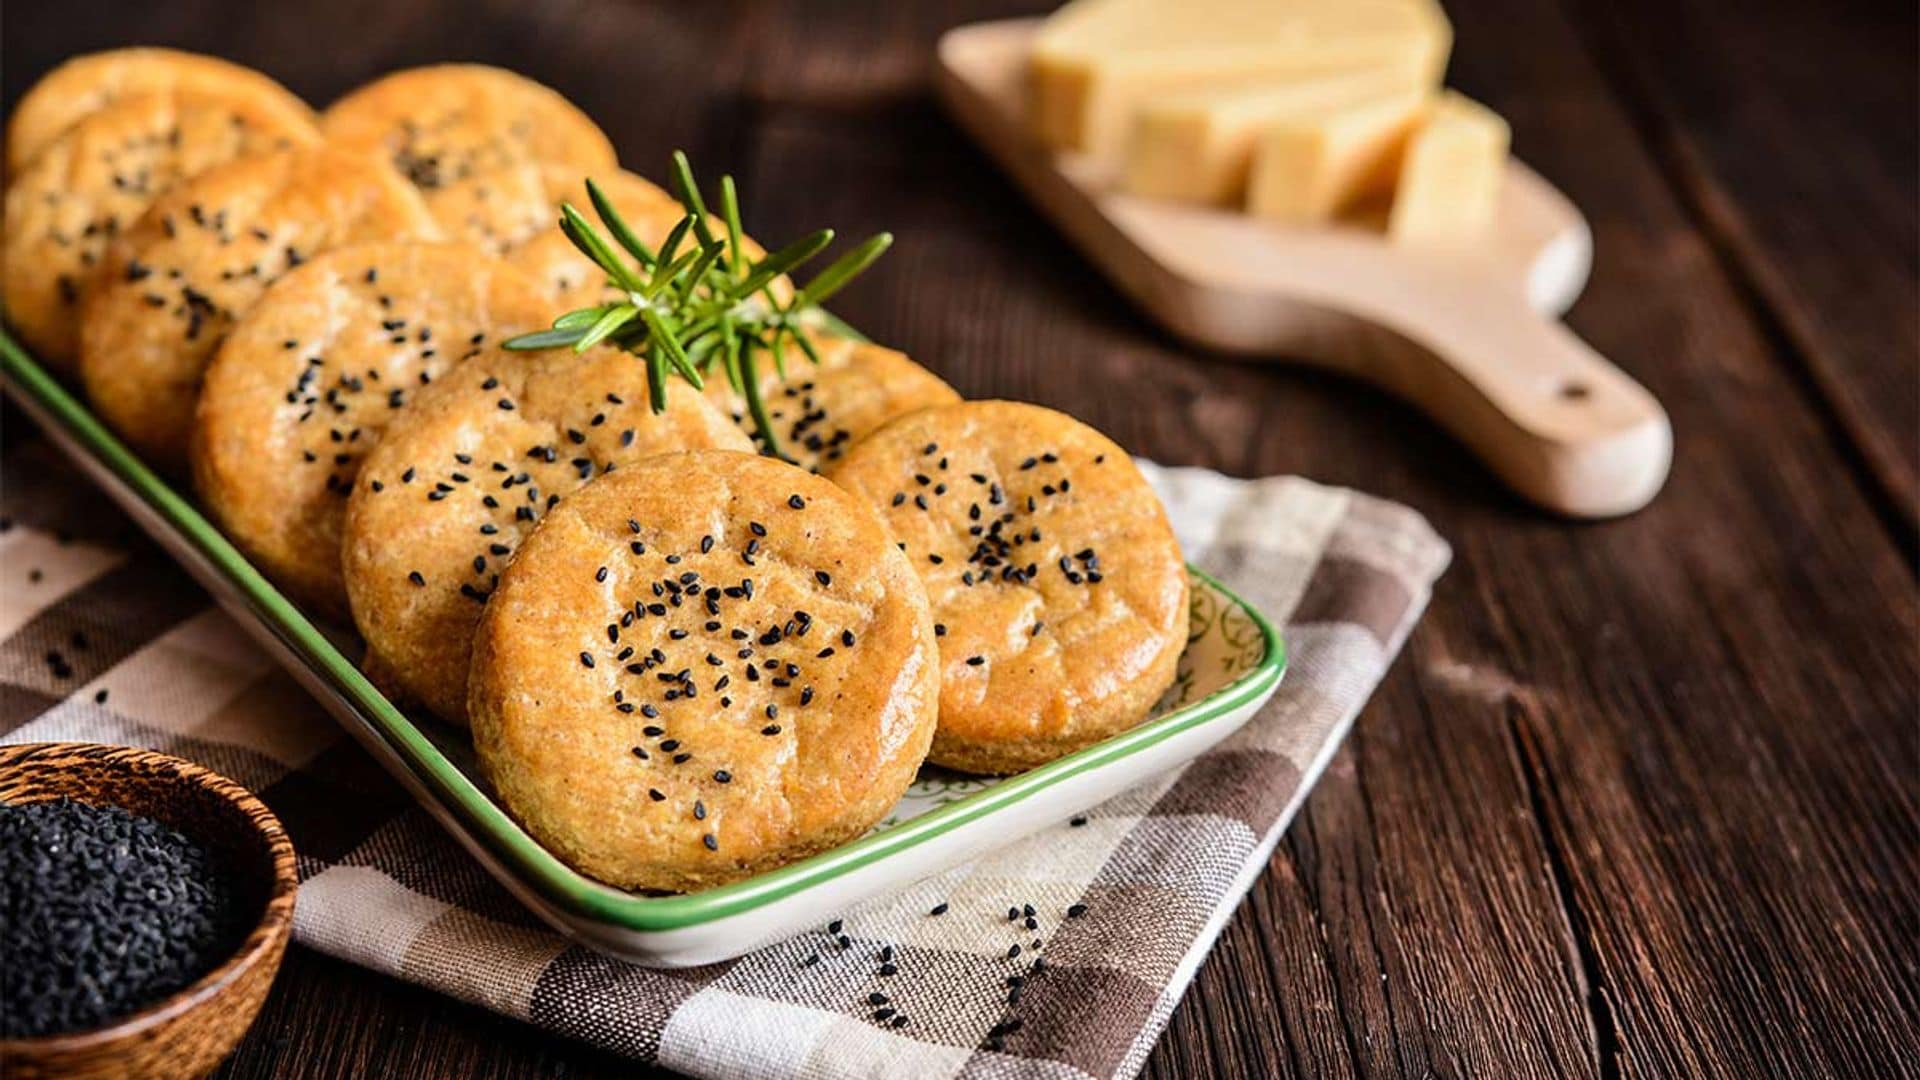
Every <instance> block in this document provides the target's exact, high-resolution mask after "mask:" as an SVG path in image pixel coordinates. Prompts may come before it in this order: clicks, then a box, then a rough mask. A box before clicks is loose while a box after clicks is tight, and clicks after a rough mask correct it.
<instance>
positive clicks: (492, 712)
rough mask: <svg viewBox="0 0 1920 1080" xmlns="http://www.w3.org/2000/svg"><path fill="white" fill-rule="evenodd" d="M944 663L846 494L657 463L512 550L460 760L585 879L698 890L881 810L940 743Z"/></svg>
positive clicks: (584, 501)
mask: <svg viewBox="0 0 1920 1080" xmlns="http://www.w3.org/2000/svg"><path fill="white" fill-rule="evenodd" d="M663 598H664V599H663ZM936 653H937V650H936V648H935V645H934V637H933V623H932V619H931V617H930V616H929V614H928V611H927V604H926V598H925V595H924V593H923V591H922V589H921V587H920V583H919V581H918V580H917V579H916V578H915V576H914V573H913V569H912V568H911V567H910V566H908V565H907V560H906V558H905V556H903V555H901V554H900V552H899V551H898V550H896V549H895V548H894V546H893V544H892V541H891V539H890V538H889V537H888V535H887V533H886V530H885V528H884V527H883V526H882V525H881V524H880V521H879V520H878V518H877V517H875V515H874V514H873V512H872V511H871V510H870V509H869V508H868V507H866V506H865V505H864V504H863V503H861V502H860V501H859V500H857V499H855V498H853V497H852V496H850V495H848V494H847V493H846V492H844V491H842V490H840V489H839V488H837V487H835V486H834V485H832V484H830V483H828V482H827V481H825V480H822V479H820V478H819V477H817V476H812V475H809V474H808V473H806V472H805V471H803V470H800V469H797V468H795V467H793V466H791V465H788V464H785V463H782V462H779V461H775V460H773V459H770V458H764V457H756V456H754V455H751V454H745V453H732V452H727V451H711V450H710V451H694V452H691V453H684V454H669V455H662V456H658V457H653V458H649V459H647V460H645V461H642V462H639V463H637V464H635V465H633V466H632V467H630V468H625V469H621V470H619V471H618V472H616V473H614V474H612V475H610V476H606V477H602V478H600V479H598V480H595V481H594V482H593V483H591V484H589V485H587V486H586V487H585V488H582V489H581V490H580V491H579V492H577V493H575V494H574V495H572V496H570V497H569V498H568V499H567V500H566V501H565V502H563V503H561V504H560V506H559V508H558V509H556V510H555V511H554V512H553V513H552V514H550V515H548V516H547V518H546V520H545V521H543V522H541V524H540V527H539V528H538V529H536V530H535V531H534V533H533V535H532V536H531V537H529V538H528V539H527V541H526V543H525V545H524V546H523V547H522V549H521V552H520V555H519V556H518V557H517V558H516V559H515V561H514V564H513V566H512V567H511V568H510V569H509V570H508V571H507V573H506V575H505V577H504V578H503V580H502V581H501V584H500V589H499V592H498V593H497V594H496V595H495V596H494V598H493V600H492V601H491V602H489V603H488V605H487V612H486V616H485V618H484V619H483V620H482V626H481V630H480V634H479V639H478V643H477V645H476V647H475V650H474V662H473V685H472V690H471V695H470V701H471V705H470V712H471V715H472V717H473V735H474V749H475V751H476V752H477V755H478V758H479V761H480V763H481V767H482V769H483V770H485V773H486V775H487V777H488V778H489V780H490V781H491V782H492V784H493V787H494V790H495V791H497V792H498V793H499V795H500V797H501V799H502V801H503V802H504V803H505V804H506V806H507V808H508V809H509V811H511V812H512V814H513V815H514V817H515V818H517V819H518V820H519V821H520V822H521V823H522V824H523V825H525V826H526V828H527V830H528V831H529V832H530V833H532V834H533V836H534V837H535V838H537V839H538V840H539V841H540V842H541V843H542V844H544V845H546V846H547V848H549V849H550V850H552V851H553V852H554V853H555V854H556V855H558V856H559V857H560V858H561V859H562V860H564V861H566V862H567V863H569V864H570V865H572V866H574V867H575V868H577V869H578V870H580V871H581V872H582V873H584V874H587V875H588V876H590V877H593V878H596V879H598V880H600V881H604V882H607V883H608V884H611V885H615V886H618V887H620V888H626V889H647V890H663V891H670V892H688V891H693V890H697V889H704V888H709V887H712V886H715V885H720V884H724V883H726V882H728V881H733V880H737V879H739V878H743V877H747V876H750V875H752V874H756V873H760V872H763V871H766V870H770V869H773V868H775V867H778V866H781V865H784V864H786V863H790V862H792V861H794V860H796V859H799V858H802V857H804V856H807V855H810V854H813V853H814V852H818V851H822V850H825V849H827V848H830V847H833V846H836V845H838V844H840V843H843V842H845V841H847V840H850V839H853V838H854V837H857V836H859V835H860V834H862V833H864V832H865V831H866V830H867V829H869V828H871V827H872V826H873V825H874V823H875V822H877V821H879V820H880V819H881V818H882V817H883V816H885V815H886V813H887V812H888V810H889V809H891V808H892V807H893V805H894V804H895V803H896V802H897V801H898V800H899V798H900V796H901V794H902V793H904V792H905V790H906V787H907V785H908V784H909V783H910V782H911V781H912V779H913V776H914V774H915V772H916V770H917V769H918V768H919V766H920V763H921V760H922V759H923V757H924V756H925V754H926V751H927V746H928V742H929V739H930V738H931V736H932V733H933V726H934V713H935V708H936V704H937V699H938V696H939V674H938V670H937V668H938V664H937V659H936Z"/></svg>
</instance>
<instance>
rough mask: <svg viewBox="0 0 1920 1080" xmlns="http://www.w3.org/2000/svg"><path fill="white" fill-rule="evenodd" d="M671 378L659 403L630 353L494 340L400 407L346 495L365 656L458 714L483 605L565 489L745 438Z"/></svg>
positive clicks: (411, 692)
mask: <svg viewBox="0 0 1920 1080" xmlns="http://www.w3.org/2000/svg"><path fill="white" fill-rule="evenodd" d="M669 385H670V390H669V392H668V393H667V395H666V409H665V411H663V412H659V413H655V412H654V411H653V408H652V405H651V401H652V399H651V398H650V397H649V395H648V390H647V372H646V364H645V362H644V361H643V360H642V359H641V358H640V357H638V356H634V355H632V354H629V353H624V352H620V351H617V350H615V349H612V348H609V347H599V348H593V349H589V350H587V351H586V352H584V353H576V352H574V351H573V350H571V349H546V350H540V351H534V352H512V351H508V350H505V349H501V348H499V347H497V346H491V345H490V346H488V347H487V348H486V349H485V350H484V351H483V352H482V353H481V354H480V355H478V356H475V357H472V358H470V359H468V360H465V361H464V362H462V363H461V364H460V365H459V366H458V367H456V368H455V369H454V370H453V371H452V372H451V373H450V374H448V375H447V376H446V377H444V378H441V379H438V380H436V381H435V382H434V384H433V385H432V386H431V387H428V388H427V389H426V390H424V391H422V392H421V393H420V394H419V395H418V396H417V397H416V398H415V399H414V400H413V402H412V403H410V404H409V405H408V406H407V407H406V408H405V409H403V410H401V411H400V413H399V414H398V415H396V416H395V417H394V419H393V422H392V423H391V424H389V425H388V427H387V430H386V432H385V434H384V435H383V436H382V437H381V440H380V444H379V445H378V446H377V447H375V448H374V450H373V452H372V453H371V454H368V455H367V457H366V459H365V460H364V461H363V462H362V463H361V467H360V475H359V477H358V479H357V480H356V482H355V484H354V489H353V494H352V495H351V496H350V497H349V498H348V500H347V520H346V531H345V533H344V535H343V538H342V543H341V571H342V573H343V574H344V576H345V578H346V584H347V598H348V602H349V604H350V606H351V608H352V612H353V621H354V624H355V625H356V626H358V627H359V629H360V635H361V636H362V637H363V638H365V639H366V642H367V650H368V653H369V657H370V662H371V663H373V664H375V665H376V666H377V667H378V668H379V669H380V670H381V671H383V672H386V673H388V674H389V675H390V677H391V678H393V679H394V680H396V681H397V682H398V683H399V686H398V687H397V689H399V690H400V691H401V692H402V693H403V694H404V696H406V697H408V698H411V699H413V700H416V701H419V702H420V703H422V704H424V705H426V706H427V707H428V708H429V709H431V710H433V711H434V712H435V713H437V714H438V715H439V716H440V717H442V718H443V719H445V720H447V721H449V722H451V723H456V724H464V723H465V722H466V703H467V661H468V656H469V654H470V652H471V649H472V645H473V632H474V627H475V626H476V625H477V624H478V623H479V621H480V613H481V611H482V610H483V608H484V607H485V605H486V603H487V599H488V597H489V596H491V595H492V593H493V590H494V587H495V586H496V585H498V584H499V580H500V575H501V573H502V571H504V570H505V569H506V567H507V565H508V563H509V562H510V561H511V559H512V557H513V554H514V552H515V550H516V549H517V548H518V547H519V544H520V541H521V540H522V539H524V538H525V537H526V535H527V534H528V533H530V532H532V531H533V528H534V526H535V525H536V524H538V523H539V521H540V520H541V519H542V518H543V517H545V516H546V514H547V513H548V512H549V511H551V510H552V509H553V508H554V507H555V506H556V505H559V504H560V502H561V499H562V498H563V497H564V496H566V495H568V494H570V493H572V492H573V491H575V490H576V489H578V488H579V487H581V486H582V485H583V484H585V483H586V482H587V481H589V480H591V479H593V478H594V477H596V476H601V475H604V474H606V473H609V472H613V471H615V470H617V469H622V468H625V467H627V466H629V465H631V464H632V463H634V462H636V461H638V460H640V459H641V458H644V457H648V456H650V455H653V454H660V453H665V452H667V451H672V450H686V449H694V448H703V447H718V448H722V449H734V450H747V449H750V445H749V444H748V442H747V438H746V436H744V435H742V434H740V431H739V429H737V428H735V427H734V426H733V425H732V424H731V423H729V422H728V420H727V418H726V416H725V415H723V414H722V413H721V412H720V411H719V410H718V409H715V408H714V407H713V406H712V405H711V404H709V403H708V402H707V400H706V399H705V398H704V397H702V396H701V395H700V393H699V392H698V391H696V390H694V389H693V388H692V387H691V386H688V385H686V384H684V383H679V382H678V381H675V382H672V383H670V384H669Z"/></svg>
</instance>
